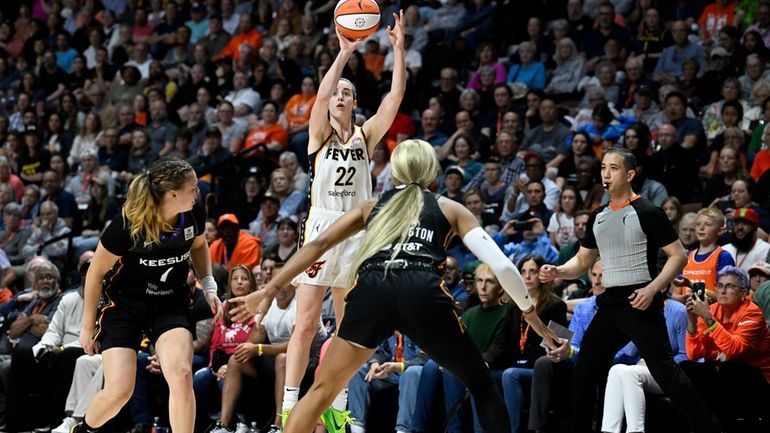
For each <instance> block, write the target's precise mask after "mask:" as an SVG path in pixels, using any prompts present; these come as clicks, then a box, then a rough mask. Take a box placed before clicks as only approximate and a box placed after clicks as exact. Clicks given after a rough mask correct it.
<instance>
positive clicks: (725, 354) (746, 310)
mask: <svg viewBox="0 0 770 433" xmlns="http://www.w3.org/2000/svg"><path fill="white" fill-rule="evenodd" d="M720 283H723V281H722V279H721V278H720ZM730 290H732V289H730ZM744 290H745V289H744ZM719 291H720V290H719V289H717V292H719ZM688 306H689V303H688ZM709 310H710V312H711V315H712V316H713V318H714V319H715V322H714V323H713V325H712V326H709V325H708V324H707V323H706V320H704V319H703V318H702V317H699V318H698V331H697V332H696V333H695V334H694V335H693V334H691V333H689V332H688V333H687V357H688V358H689V359H698V358H705V359H706V362H719V361H740V362H743V363H746V364H748V365H751V366H753V367H756V368H758V369H759V370H760V371H761V372H762V374H763V375H764V376H765V379H766V380H767V381H768V382H770V356H768V353H770V331H768V328H767V323H765V315H764V314H763V313H762V310H760V309H759V307H758V306H757V305H756V304H754V303H753V302H752V301H751V297H750V296H745V297H744V298H743V299H742V300H741V301H739V302H738V303H737V304H732V305H721V304H720V303H719V302H716V303H713V304H711V306H710V307H709ZM728 310H734V311H733V312H732V315H731V316H730V317H729V320H727V317H726V311H728ZM691 311H692V310H691Z"/></svg>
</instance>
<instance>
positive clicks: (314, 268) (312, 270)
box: [305, 260, 326, 278]
mask: <svg viewBox="0 0 770 433" xmlns="http://www.w3.org/2000/svg"><path fill="white" fill-rule="evenodd" d="M325 263H326V261H325V260H324V261H322V262H315V263H313V264H312V265H310V267H309V268H307V270H306V271H305V273H306V274H307V276H308V277H310V278H315V276H316V275H318V272H319V271H320V270H321V267H322V266H323V265H324V264H325Z"/></svg>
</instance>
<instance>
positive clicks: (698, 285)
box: [692, 281, 706, 301]
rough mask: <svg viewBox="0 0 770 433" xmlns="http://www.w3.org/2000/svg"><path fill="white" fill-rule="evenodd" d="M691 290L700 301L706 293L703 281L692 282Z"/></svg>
mask: <svg viewBox="0 0 770 433" xmlns="http://www.w3.org/2000/svg"><path fill="white" fill-rule="evenodd" d="M692 292H693V293H694V294H696V295H698V299H700V300H701V301H702V300H703V299H704V296H705V295H706V283H704V282H703V281H697V282H695V283H692Z"/></svg>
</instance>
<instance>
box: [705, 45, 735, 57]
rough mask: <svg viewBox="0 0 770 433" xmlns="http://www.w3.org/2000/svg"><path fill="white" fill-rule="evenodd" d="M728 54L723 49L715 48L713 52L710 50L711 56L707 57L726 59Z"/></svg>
mask: <svg viewBox="0 0 770 433" xmlns="http://www.w3.org/2000/svg"><path fill="white" fill-rule="evenodd" d="M729 55H730V53H728V52H727V50H726V49H725V48H724V47H716V48H714V49H713V50H711V54H709V57H723V58H724V57H728V56H729Z"/></svg>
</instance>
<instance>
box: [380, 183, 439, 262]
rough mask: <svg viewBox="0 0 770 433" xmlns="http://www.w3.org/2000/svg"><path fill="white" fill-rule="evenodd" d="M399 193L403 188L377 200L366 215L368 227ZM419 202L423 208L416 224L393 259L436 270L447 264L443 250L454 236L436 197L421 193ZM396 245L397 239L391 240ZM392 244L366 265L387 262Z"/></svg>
mask: <svg viewBox="0 0 770 433" xmlns="http://www.w3.org/2000/svg"><path fill="white" fill-rule="evenodd" d="M401 190H402V188H394V189H392V190H390V191H388V192H386V193H385V194H383V195H382V196H380V199H379V201H378V202H377V204H376V205H375V206H374V209H372V212H371V213H370V214H369V218H368V219H367V221H366V225H367V226H368V225H369V223H370V222H371V221H372V218H374V216H375V215H377V213H379V211H380V210H381V209H382V207H383V206H384V205H385V203H387V202H388V200H390V199H391V198H393V196H394V195H395V194H399V193H400V192H401ZM422 198H423V205H422V211H421V212H420V221H419V224H418V225H416V226H413V227H412V228H411V229H410V233H409V238H408V239H407V241H406V242H405V243H404V244H403V245H402V246H401V251H400V252H399V253H398V255H397V256H396V259H405V260H408V261H409V262H423V263H431V264H434V265H436V267H437V268H438V266H439V265H440V264H442V263H443V262H444V261H445V260H446V249H447V246H448V244H449V240H450V239H451V237H452V234H453V233H454V232H453V230H452V225H451V224H450V223H449V221H447V219H446V217H445V216H444V213H443V212H441V208H440V207H439V205H438V201H437V198H436V196H435V195H434V194H433V193H431V192H429V191H423V192H422ZM397 241H398V238H396V239H393V243H395V242H397ZM393 243H391V244H388V245H386V246H385V248H383V249H382V250H380V251H379V252H378V253H376V254H374V255H373V256H372V257H370V258H369V259H367V260H366V261H367V262H383V261H385V260H390V255H391V253H392V252H393V248H394V245H393Z"/></svg>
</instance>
